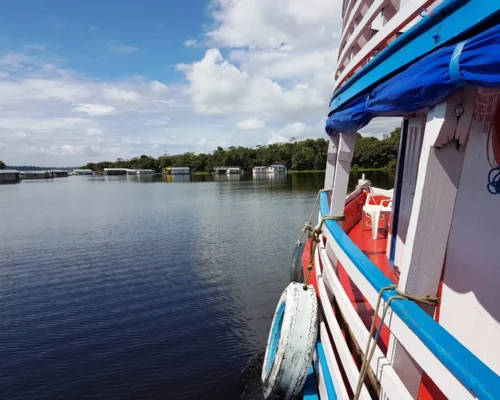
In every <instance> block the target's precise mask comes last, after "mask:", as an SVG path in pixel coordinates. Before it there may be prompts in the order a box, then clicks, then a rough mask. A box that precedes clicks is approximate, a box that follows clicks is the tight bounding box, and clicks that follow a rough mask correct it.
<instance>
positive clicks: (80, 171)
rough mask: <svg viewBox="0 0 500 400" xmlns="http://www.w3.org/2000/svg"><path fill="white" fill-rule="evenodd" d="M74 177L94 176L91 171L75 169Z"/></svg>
mask: <svg viewBox="0 0 500 400" xmlns="http://www.w3.org/2000/svg"><path fill="white" fill-rule="evenodd" d="M73 175H94V172H93V171H92V170H91V169H74V170H73Z"/></svg>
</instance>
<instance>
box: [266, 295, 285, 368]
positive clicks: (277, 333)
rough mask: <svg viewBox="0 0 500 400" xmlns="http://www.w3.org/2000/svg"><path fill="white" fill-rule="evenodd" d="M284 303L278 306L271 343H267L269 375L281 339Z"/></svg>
mask: <svg viewBox="0 0 500 400" xmlns="http://www.w3.org/2000/svg"><path fill="white" fill-rule="evenodd" d="M285 307H286V302H285V301H284V302H283V303H281V304H280V306H279V308H278V311H277V312H276V317H275V318H274V322H273V327H272V328H271V341H270V343H269V350H268V352H267V362H266V373H268V374H269V371H271V367H272V366H273V364H274V359H275V358H276V353H277V352H278V345H279V343H280V339H281V328H282V326H283V317H284V315H285Z"/></svg>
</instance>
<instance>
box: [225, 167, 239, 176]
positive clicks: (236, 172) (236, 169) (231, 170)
mask: <svg viewBox="0 0 500 400" xmlns="http://www.w3.org/2000/svg"><path fill="white" fill-rule="evenodd" d="M242 172H243V171H242V170H241V168H240V167H229V168H228V169H227V170H226V174H228V175H239V174H241V173H242Z"/></svg>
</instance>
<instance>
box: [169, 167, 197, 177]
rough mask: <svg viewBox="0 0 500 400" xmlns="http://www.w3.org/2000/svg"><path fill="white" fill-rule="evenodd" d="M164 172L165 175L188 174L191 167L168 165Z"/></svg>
mask: <svg viewBox="0 0 500 400" xmlns="http://www.w3.org/2000/svg"><path fill="white" fill-rule="evenodd" d="M165 173H166V174H167V175H189V174H190V173H191V169H190V168H189V167H168V168H165Z"/></svg>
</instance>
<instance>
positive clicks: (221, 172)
mask: <svg viewBox="0 0 500 400" xmlns="http://www.w3.org/2000/svg"><path fill="white" fill-rule="evenodd" d="M213 174H214V175H226V174H227V167H215V168H214V172H213Z"/></svg>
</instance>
